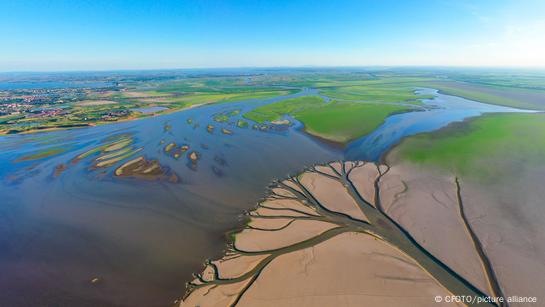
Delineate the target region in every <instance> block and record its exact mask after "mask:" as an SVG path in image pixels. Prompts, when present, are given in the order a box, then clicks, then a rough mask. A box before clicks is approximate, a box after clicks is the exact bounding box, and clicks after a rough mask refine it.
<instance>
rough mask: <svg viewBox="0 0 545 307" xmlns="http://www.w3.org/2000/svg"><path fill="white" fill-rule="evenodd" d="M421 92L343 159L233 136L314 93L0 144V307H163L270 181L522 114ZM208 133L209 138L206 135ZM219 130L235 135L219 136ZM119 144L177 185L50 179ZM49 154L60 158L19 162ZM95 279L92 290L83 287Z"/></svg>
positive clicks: (291, 141) (287, 141) (100, 176)
mask: <svg viewBox="0 0 545 307" xmlns="http://www.w3.org/2000/svg"><path fill="white" fill-rule="evenodd" d="M419 92H420V93H421V94H424V95H429V94H433V95H435V96H436V97H435V98H434V99H424V100H423V101H422V102H423V107H422V108H421V110H419V111H415V112H409V113H403V114H397V115H393V116H390V117H389V118H388V119H386V121H385V123H384V124H383V125H381V126H380V127H379V128H378V129H376V130H375V131H374V132H372V133H371V134H369V135H368V136H365V137H362V138H361V139H359V140H356V141H354V142H352V143H350V144H348V145H347V146H346V147H345V148H339V147H335V146H331V145H328V144H323V143H320V142H319V141H317V140H315V139H314V138H312V137H310V136H308V135H306V134H304V133H303V132H301V128H302V127H301V124H299V123H296V124H295V125H293V126H291V127H284V128H279V129H273V130H267V131H261V130H259V129H252V127H247V128H239V127H237V126H236V125H235V122H236V121H237V120H238V119H240V118H241V114H243V113H245V112H246V111H248V110H251V109H253V108H255V107H256V106H259V105H262V104H266V103H272V102H275V101H278V100H281V99H286V98H290V97H296V96H300V95H311V94H317V92H316V91H315V90H313V89H302V90H301V92H299V93H297V94H293V95H289V96H283V97H277V98H273V99H268V100H248V101H242V102H235V103H225V104H216V105H209V106H201V107H197V108H193V109H188V110H184V111H181V112H176V113H171V114H168V115H163V116H155V117H150V118H146V119H142V120H137V121H131V122H124V123H117V124H111V125H104V126H97V127H90V128H83V129H74V130H66V131H57V132H48V133H39V134H32V135H14V136H5V137H0V272H1V274H0V302H1V304H0V305H7V306H28V305H31V304H32V305H40V306H42V305H45V306H73V305H78V306H168V305H171V304H172V303H173V301H174V300H175V299H176V298H179V297H180V296H182V295H183V293H184V291H185V282H186V281H189V280H190V279H191V273H194V272H199V271H200V270H201V268H202V263H203V261H204V260H205V259H207V258H213V257H217V256H219V255H221V252H222V248H223V246H224V242H225V235H224V234H225V233H226V232H227V231H228V230H230V229H233V228H234V227H236V226H237V225H240V224H241V217H240V214H241V213H242V212H243V211H244V210H246V209H249V208H252V207H253V206H254V205H255V204H256V202H257V201H258V200H259V199H260V197H262V196H263V195H264V193H265V191H266V187H267V185H268V184H269V183H270V182H271V181H272V180H274V179H275V178H282V177H285V176H287V175H288V174H296V173H298V172H300V171H301V170H302V169H304V167H305V166H308V165H313V164H316V163H322V162H327V161H331V160H337V159H368V160H377V159H379V158H380V157H381V155H382V154H383V153H384V152H385V151H387V150H388V149H389V148H391V146H393V145H394V144H396V143H397V142H399V141H400V140H401V139H402V138H403V137H405V136H408V135H412V134H415V133H420V132H425V131H432V130H436V129H438V128H441V127H443V126H446V125H448V124H449V123H451V122H454V121H460V120H463V119H465V118H467V117H472V116H478V115H480V114H482V113H486V112H517V111H520V110H516V109H511V108H505V107H499V106H492V105H486V104H482V103H478V102H475V101H470V100H466V99H463V98H458V97H453V96H447V95H443V94H440V93H437V91H435V90H432V89H420V90H419ZM234 110H240V113H239V114H238V115H234V116H232V117H231V118H230V119H229V121H228V122H224V123H217V122H215V121H213V117H214V115H216V114H219V113H222V112H223V113H228V112H231V111H234ZM189 119H190V120H191V124H188V120H189ZM196 124H197V125H196ZM208 124H212V125H214V126H215V127H216V128H215V130H214V132H212V133H209V132H208V131H207V129H206V126H207V125H208ZM250 126H251V125H250ZM222 127H223V128H227V129H229V130H232V131H233V134H232V135H226V134H223V133H221V131H220V129H221V128H222ZM118 134H128V135H131V136H132V137H133V138H134V140H135V143H136V145H137V146H141V147H143V151H142V153H143V154H144V155H145V156H146V157H147V158H150V159H158V160H159V161H160V163H161V164H163V165H165V166H168V167H169V168H170V169H172V170H173V171H174V172H175V173H176V174H178V176H179V177H180V178H181V182H180V183H167V182H149V181H138V180H128V179H119V178H114V177H113V175H112V170H113V169H114V168H115V166H114V167H112V168H110V169H108V170H106V171H104V170H93V169H90V168H89V167H90V162H89V161H82V163H78V164H75V165H70V167H69V168H68V169H67V170H66V171H64V172H63V173H62V174H61V175H60V176H57V177H55V176H53V173H54V168H55V167H56V166H57V165H59V164H61V163H67V162H68V161H70V160H71V159H72V158H74V157H75V156H76V155H78V154H80V153H82V152H85V151H86V150H88V149H90V148H93V147H95V146H97V145H98V144H100V142H102V141H103V140H104V139H106V138H108V137H110V136H115V135H118ZM170 142H176V143H177V144H188V145H189V146H190V147H191V148H192V149H194V150H197V151H198V152H199V153H200V155H201V159H200V160H199V161H198V164H197V166H196V167H194V166H193V165H190V163H188V161H187V159H186V158H185V157H182V158H180V159H174V158H172V157H170V156H168V155H166V154H165V152H164V150H163V149H164V146H165V144H168V143H170ZM51 148H62V149H63V150H64V152H62V153H61V154H57V155H54V156H51V157H48V158H43V159H39V160H32V161H19V162H18V161H17V160H18V159H19V158H21V157H22V156H25V155H28V154H32V153H36V152H39V151H41V150H47V149H51ZM120 163H122V162H120ZM93 278H98V282H96V283H91V280H92V279H93Z"/></svg>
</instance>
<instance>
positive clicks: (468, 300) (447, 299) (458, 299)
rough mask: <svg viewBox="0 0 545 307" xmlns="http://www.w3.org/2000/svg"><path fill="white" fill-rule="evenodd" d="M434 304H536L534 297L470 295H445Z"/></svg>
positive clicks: (436, 298)
mask: <svg viewBox="0 0 545 307" xmlns="http://www.w3.org/2000/svg"><path fill="white" fill-rule="evenodd" d="M434 299H435V302H436V303H443V302H444V303H463V304H482V303H495V304H497V303H537V297H535V296H518V295H513V296H507V297H492V296H471V295H447V296H441V295H437V296H435V298H434Z"/></svg>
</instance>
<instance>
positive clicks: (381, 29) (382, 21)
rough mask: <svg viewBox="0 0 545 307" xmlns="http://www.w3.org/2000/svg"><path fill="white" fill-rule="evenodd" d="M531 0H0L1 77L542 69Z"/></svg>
mask: <svg viewBox="0 0 545 307" xmlns="http://www.w3.org/2000/svg"><path fill="white" fill-rule="evenodd" d="M543 12H545V1H542V0H479V1H465V0H450V1H447V0H428V1H417V0H405V1H392V0H373V1H365V0H354V1H349V0H337V1H319V0H313V1H310V0H305V1H303V0H292V1H284V0H270V1H260V0H247V1H246V0H245V1H228V0H218V1H211V0H210V1H205V0H194V1H192V0H170V1H168V0H163V1H161V0H157V1H152V0H149V1H138V0H130V1H129V0H127V1H119V0H108V1H106V0H86V1H83V0H80V1H75V0H73V1H63V0H35V1H29V0H15V1H12V0H0V71H42V70H107V69H147V68H193V67H197V68H201V67H259V66H268V67H270V66H307V65H312V66H374V65H381V66H382V65H386V66H398V65H433V66H524V67H545V15H544V14H543Z"/></svg>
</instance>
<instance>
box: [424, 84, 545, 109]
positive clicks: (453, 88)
mask: <svg viewBox="0 0 545 307" xmlns="http://www.w3.org/2000/svg"><path fill="white" fill-rule="evenodd" d="M422 86H424V87H431V88H434V89H437V90H440V91H441V92H443V93H445V94H447V95H453V96H459V97H463V98H466V99H471V100H475V101H479V102H484V103H489V104H495V105H502V106H508V107H515V108H522V109H530V110H545V90H535V89H522V88H512V87H502V88H499V87H495V86H494V87H491V86H487V85H478V84H469V83H460V82H430V83H424V84H422Z"/></svg>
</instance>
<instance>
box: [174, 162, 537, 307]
mask: <svg viewBox="0 0 545 307" xmlns="http://www.w3.org/2000/svg"><path fill="white" fill-rule="evenodd" d="M465 188H466V187H465V183H462V181H461V180H460V179H459V178H458V177H454V176H449V175H445V174H441V173H437V172H435V173H434V172H431V171H427V172H425V171H422V170H421V169H417V168H415V167H412V166H410V165H407V164H399V165H396V166H394V167H389V166H387V165H384V164H383V165H377V164H374V163H367V162H362V161H356V162H333V163H329V164H326V165H318V166H315V167H313V168H310V169H308V170H306V171H305V172H303V173H302V174H299V175H297V176H293V177H290V178H288V179H285V180H281V181H278V182H275V183H274V184H273V185H272V186H271V188H270V190H269V194H268V195H267V197H266V198H265V199H264V200H263V201H261V202H260V203H259V204H258V206H257V207H256V208H255V209H254V210H252V211H249V212H247V213H246V216H247V218H248V221H247V223H246V225H245V226H244V227H243V228H242V229H241V230H240V231H237V232H236V233H233V234H232V236H231V237H232V241H231V242H229V244H228V246H227V250H226V251H225V254H224V256H223V258H221V259H218V260H208V261H206V263H205V268H204V270H203V272H202V273H200V274H197V275H196V276H195V279H194V280H193V281H191V282H190V283H188V291H187V293H186V296H185V297H184V298H183V300H182V301H181V303H180V306H338V305H349V306H356V305H361V304H362V303H363V302H364V303H365V305H369V306H438V305H449V306H452V305H454V304H449V303H446V302H444V301H443V302H439V303H438V302H436V301H435V300H434V297H436V296H440V297H445V296H447V295H468V296H471V297H477V298H482V299H484V298H485V297H488V296H490V297H500V298H504V299H505V298H506V297H507V295H514V294H516V293H513V292H512V288H511V286H512V285H513V281H511V280H510V279H512V278H515V280H519V279H518V277H520V274H513V273H515V268H514V267H515V266H516V265H513V263H509V265H507V263H505V262H503V261H505V256H503V255H498V254H496V253H490V251H489V250H488V249H487V246H488V245H487V243H489V242H490V239H491V237H490V235H492V234H493V229H490V228H489V227H490V226H489V225H484V230H485V231H487V232H483V225H481V224H479V223H477V222H476V221H475V219H474V218H475V217H474V215H473V212H472V209H474V206H475V203H474V202H471V201H468V199H467V198H466V194H465ZM468 203H469V204H468ZM476 223H477V224H476ZM487 227H488V228H487ZM507 249H509V247H507ZM534 282H538V280H534ZM526 284H528V282H526ZM470 305H471V304H470ZM475 305H476V304H475ZM479 305H480V306H496V305H499V306H508V304H503V303H498V304H495V303H482V304H479Z"/></svg>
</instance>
